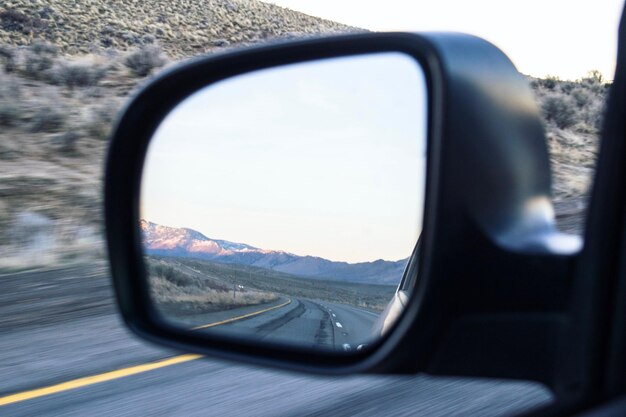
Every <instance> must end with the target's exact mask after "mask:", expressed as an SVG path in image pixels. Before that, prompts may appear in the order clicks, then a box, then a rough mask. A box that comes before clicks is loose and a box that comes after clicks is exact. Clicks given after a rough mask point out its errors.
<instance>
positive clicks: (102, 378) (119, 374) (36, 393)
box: [0, 300, 291, 406]
mask: <svg viewBox="0 0 626 417" xmlns="http://www.w3.org/2000/svg"><path fill="white" fill-rule="evenodd" d="M289 303H291V300H288V301H287V302H285V303H282V304H279V305H277V306H273V307H270V308H266V309H263V310H259V311H255V312H253V313H249V314H244V315H243V316H238V317H233V318H230V319H228V320H222V321H219V322H216V323H210V324H205V325H202V326H198V327H194V328H192V330H198V329H205V328H208V327H213V326H219V325H220V324H226V323H230V322H233V321H236V320H241V319H245V318H247V317H252V316H256V315H257V314H261V313H265V312H267V311H270V310H274V309H277V308H280V307H284V306H286V305H287V304H289ZM201 357H202V355H194V354H186V355H179V356H174V357H172V358H168V359H164V360H161V361H157V362H150V363H144V364H142V365H136V366H131V367H128V368H122V369H118V370H116V371H110V372H105V373H102V374H98V375H92V376H87V377H84V378H78V379H74V380H72V381H67V382H62V383H60V384H56V385H50V386H48V387H43V388H37V389H34V390H30V391H24V392H18V393H17V394H11V395H7V396H4V397H0V406H3V405H8V404H13V403H18V402H20V401H26V400H32V399H33V398H38V397H43V396H45V395H50V394H56V393H59V392H63V391H68V390H72V389H76V388H81V387H86V386H88V385H93V384H98V383H100V382H106V381H111V380H113V379H118V378H123V377H125V376H130V375H136V374H140V373H143V372H148V371H152V370H154V369H159V368H165V367H166V366H171V365H176V364H178V363H183V362H189V361H193V360H195V359H199V358H201Z"/></svg>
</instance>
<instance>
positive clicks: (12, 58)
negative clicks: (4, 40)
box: [0, 45, 17, 72]
mask: <svg viewBox="0 0 626 417" xmlns="http://www.w3.org/2000/svg"><path fill="white" fill-rule="evenodd" d="M0 59H1V60H2V61H3V62H4V70H5V71H6V72H13V71H15V69H16V68H17V62H16V54H15V49H14V48H11V47H10V46H8V45H0Z"/></svg>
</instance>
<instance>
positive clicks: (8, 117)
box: [0, 98, 20, 127]
mask: <svg viewBox="0 0 626 417" xmlns="http://www.w3.org/2000/svg"><path fill="white" fill-rule="evenodd" d="M19 120H20V108H19V107H18V106H17V105H16V104H15V103H14V102H11V101H2V99H1V98H0V126H3V127H7V126H14V125H16V124H17V123H18V122H19Z"/></svg>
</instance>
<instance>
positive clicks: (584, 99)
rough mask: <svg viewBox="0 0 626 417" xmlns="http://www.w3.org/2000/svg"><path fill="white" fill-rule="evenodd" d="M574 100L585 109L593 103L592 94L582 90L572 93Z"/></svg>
mask: <svg viewBox="0 0 626 417" xmlns="http://www.w3.org/2000/svg"><path fill="white" fill-rule="evenodd" d="M571 95H572V98H573V99H574V101H576V105H577V106H578V107H579V108H582V107H585V106H586V105H588V104H589V103H590V102H591V99H592V98H591V94H590V93H589V92H588V91H587V90H584V89H582V88H577V89H575V90H572V92H571Z"/></svg>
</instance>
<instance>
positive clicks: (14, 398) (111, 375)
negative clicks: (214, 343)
mask: <svg viewBox="0 0 626 417" xmlns="http://www.w3.org/2000/svg"><path fill="white" fill-rule="evenodd" d="M201 357H202V355H193V354H187V355H180V356H174V357H172V358H169V359H164V360H161V361H157V362H150V363H144V364H142V365H136V366H131V367H129V368H122V369H118V370H116V371H110V372H105V373H103V374H98V375H92V376H87V377H84V378H78V379H74V380H72V381H67V382H62V383H60V384H56V385H50V386H48V387H44V388H37V389H34V390H30V391H24V392H19V393H17V394H11V395H7V396H5V397H0V406H3V405H7V404H13V403H17V402H20V401H26V400H31V399H34V398H38V397H43V396H45V395H50V394H56V393H59V392H63V391H68V390H71V389H75V388H81V387H86V386H89V385H93V384H98V383H100V382H106V381H111V380H113V379H118V378H122V377H125V376H130V375H136V374H140V373H143V372H147V371H152V370H153V369H159V368H164V367H166V366H171V365H176V364H178V363H183V362H189V361H193V360H195V359H198V358H201Z"/></svg>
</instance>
